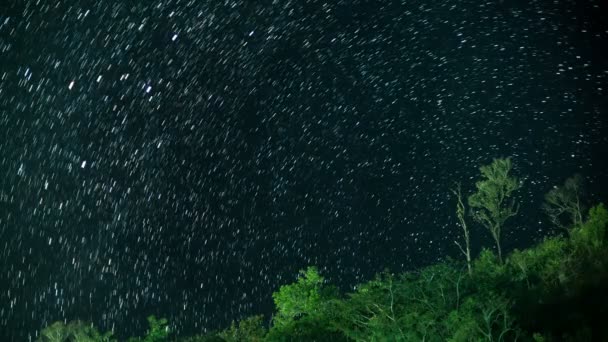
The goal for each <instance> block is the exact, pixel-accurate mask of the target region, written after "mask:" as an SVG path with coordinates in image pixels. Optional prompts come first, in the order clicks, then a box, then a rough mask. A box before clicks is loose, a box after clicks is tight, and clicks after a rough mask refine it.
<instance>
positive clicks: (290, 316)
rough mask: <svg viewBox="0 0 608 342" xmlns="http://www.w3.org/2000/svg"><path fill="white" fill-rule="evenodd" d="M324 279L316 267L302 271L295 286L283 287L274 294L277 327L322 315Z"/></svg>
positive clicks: (274, 321)
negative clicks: (307, 317) (305, 316)
mask: <svg viewBox="0 0 608 342" xmlns="http://www.w3.org/2000/svg"><path fill="white" fill-rule="evenodd" d="M322 287H323V277H321V275H320V274H319V272H318V271H317V269H316V268H315V267H309V268H308V269H306V270H305V271H300V275H299V277H298V280H297V282H296V283H295V284H290V285H283V286H281V288H280V289H279V291H278V292H275V293H273V294H272V298H273V299H274V303H275V307H276V309H277V314H276V316H275V317H274V320H273V323H274V325H275V326H281V325H286V324H288V323H289V322H291V321H292V320H294V319H297V318H300V317H302V316H304V315H308V316H315V315H317V314H319V313H320V306H321V301H322V293H321V290H322Z"/></svg>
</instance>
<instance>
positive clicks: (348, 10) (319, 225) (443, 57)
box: [0, 0, 608, 341]
mask: <svg viewBox="0 0 608 342" xmlns="http://www.w3.org/2000/svg"><path fill="white" fill-rule="evenodd" d="M6 3H8V5H6ZM138 3H140V4H138ZM89 5H90V6H86V5H83V4H82V3H80V2H73V1H58V2H53V3H52V4H51V3H47V2H36V1H17V0H9V1H8V2H3V5H0V132H1V136H2V137H4V138H3V139H0V153H1V154H0V173H1V177H0V267H1V272H0V303H1V304H2V305H1V308H0V327H2V329H0V339H1V340H3V341H4V340H7V341H21V340H24V339H25V338H26V336H28V335H31V334H34V333H35V331H36V329H37V328H39V327H41V326H42V325H44V324H46V323H48V322H50V321H54V320H59V319H68V320H69V319H75V318H80V319H85V320H92V321H94V322H95V323H96V324H98V325H100V326H102V327H104V328H115V329H116V331H117V332H118V334H119V335H124V334H126V333H137V332H141V331H142V329H144V328H143V323H144V322H145V316H147V315H149V314H157V315H160V316H166V317H168V318H169V319H170V321H171V324H172V326H173V328H174V329H176V330H177V331H178V332H180V333H192V332H196V331H203V330H205V329H216V328H219V327H223V326H225V325H226V324H228V322H229V321H230V320H232V319H238V318H241V317H243V316H245V315H250V314H254V313H268V312H269V310H270V307H271V297H270V295H271V293H272V291H274V290H276V289H277V288H278V286H279V285H281V284H285V283H288V282H291V281H293V279H294V277H295V275H296V273H297V271H298V270H299V269H301V268H304V267H305V266H307V265H317V266H318V267H319V268H320V269H321V270H322V273H324V274H325V275H326V276H327V277H328V278H329V279H330V280H331V281H332V282H334V283H336V284H338V285H340V286H341V287H343V288H350V287H352V286H353V285H355V284H356V283H359V282H362V281H365V280H367V279H369V278H370V277H371V276H373V274H374V273H376V272H378V271H381V270H382V269H384V268H385V267H387V268H390V269H392V270H394V271H402V270H409V269H413V268H416V267H419V266H423V265H426V264H429V263H432V262H434V261H436V260H438V259H441V258H444V257H446V256H452V257H459V254H458V251H457V248H456V247H455V246H454V244H453V242H452V241H453V240H454V239H456V238H458V236H459V235H458V233H459V228H458V226H456V220H455V217H454V199H453V198H451V196H450V192H449V188H450V187H451V186H452V185H453V182H455V181H461V182H462V183H463V190H464V191H465V192H470V191H471V190H472V188H473V186H474V179H475V178H476V177H477V175H478V167H479V165H481V164H486V163H489V162H491V161H492V158H495V157H506V156H511V157H513V161H514V164H515V171H514V173H515V174H516V175H518V176H519V177H521V178H522V179H524V181H525V183H524V184H525V185H524V188H523V189H522V190H521V191H520V192H519V194H518V198H519V200H520V201H521V203H522V211H521V216H520V217H518V218H516V219H514V220H513V221H511V222H510V223H509V227H508V231H507V232H506V236H505V242H504V245H505V247H506V249H512V248H514V247H517V246H520V247H521V246H526V245H529V244H530V243H532V242H533V241H535V240H538V239H539V238H541V237H542V236H544V235H546V234H550V233H551V230H550V227H549V225H548V224H547V222H545V220H544V218H543V216H542V214H541V213H540V210H539V207H540V205H541V202H542V195H543V194H544V193H545V192H546V191H548V190H549V189H550V188H551V187H552V186H553V185H555V184H560V183H562V182H563V180H564V179H565V178H566V177H568V176H570V175H572V174H574V173H575V172H579V173H582V174H583V175H584V176H585V177H586V178H587V180H588V182H589V185H590V186H589V188H590V198H591V201H598V200H600V199H604V200H605V199H606V193H605V192H603V193H602V189H606V188H608V186H607V181H606V176H607V173H608V172H607V171H606V170H607V166H608V165H607V161H606V157H605V156H606V151H607V148H608V138H607V137H608V134H607V131H608V123H607V120H606V116H607V112H608V82H607V81H608V24H607V22H606V21H605V20H603V18H602V16H601V13H605V10H606V4H604V3H602V2H601V1H600V0H594V1H585V2H584V3H583V2H580V1H579V2H578V3H577V2H575V1H539V0H537V1H510V0H504V1H490V2H482V1H476V0H466V1H464V0H455V1H426V2H425V1H401V2H396V1H385V2H382V5H380V4H379V3H377V2H371V1H334V2H327V3H324V2H322V1H309V0H307V1H255V2H253V1H231V0H228V1H178V0H167V1H151V2H148V1H141V2H138V1H132V2H131V1H109V2H108V1H103V2H102V1H98V2H91V3H90V4H89ZM475 234H476V236H475V237H474V241H475V242H476V246H475V249H476V250H477V249H478V248H479V244H485V245H487V246H490V245H491V239H490V238H489V236H488V234H486V232H484V231H483V230H482V229H481V228H479V227H477V229H476V231H475Z"/></svg>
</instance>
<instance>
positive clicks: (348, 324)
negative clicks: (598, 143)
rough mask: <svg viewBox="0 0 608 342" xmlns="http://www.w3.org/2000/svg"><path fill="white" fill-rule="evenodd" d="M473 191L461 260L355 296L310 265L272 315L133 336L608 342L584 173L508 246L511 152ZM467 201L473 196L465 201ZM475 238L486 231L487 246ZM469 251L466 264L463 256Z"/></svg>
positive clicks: (58, 327)
mask: <svg viewBox="0 0 608 342" xmlns="http://www.w3.org/2000/svg"><path fill="white" fill-rule="evenodd" d="M480 171H481V176H480V180H479V181H478V182H477V183H476V184H475V191H474V192H471V193H470V194H468V197H465V196H467V194H466V193H464V192H463V190H462V187H461V185H460V183H458V184H457V186H456V187H454V189H452V193H453V194H454V198H453V200H454V205H455V206H456V217H457V219H458V220H457V221H458V224H459V226H460V231H461V232H462V234H463V236H462V237H461V238H459V239H458V240H457V241H455V243H456V244H457V245H458V247H459V248H460V250H461V252H462V253H463V255H464V258H458V259H452V258H450V257H446V258H445V259H444V261H442V262H439V263H436V264H434V265H430V266H427V267H424V268H421V269H418V270H413V271H409V272H404V273H401V274H394V273H392V272H390V271H384V272H382V273H380V274H378V275H376V277H375V278H374V279H372V280H370V281H367V282H364V283H362V284H359V285H358V286H356V287H355V290H354V291H353V292H350V293H340V291H339V290H338V289H337V288H336V287H335V286H332V285H331V284H329V283H328V282H327V281H326V280H325V278H324V277H323V275H322V274H320V272H319V270H318V269H317V268H316V267H314V266H311V267H308V268H306V269H304V270H302V271H300V273H299V275H298V277H297V280H296V281H295V282H293V283H291V284H286V285H283V286H281V287H280V288H279V289H277V291H275V292H274V293H273V294H272V298H273V300H274V304H275V309H274V313H273V315H272V316H271V317H264V316H262V315H256V316H252V317H249V318H245V319H242V320H240V321H234V322H233V323H232V324H231V325H230V327H227V328H226V329H224V330H221V331H217V332H212V333H207V334H201V335H196V336H187V337H178V336H173V335H172V332H171V329H170V324H169V322H170V319H169V320H167V319H157V318H156V317H154V316H150V317H148V323H149V327H150V328H149V330H148V332H147V333H146V334H145V335H144V336H143V337H132V338H130V339H128V340H127V341H128V342H137V341H139V342H160V341H183V342H202V341H228V342H232V341H454V342H456V341H463V342H464V341H497V342H498V341H536V342H540V341H601V340H604V341H605V340H608V326H607V325H606V324H605V317H608V312H607V311H608V291H607V290H608V287H607V286H606V283H607V282H608V248H607V245H608V210H607V208H606V206H605V205H604V204H602V203H598V204H596V205H594V206H591V207H590V209H589V210H586V208H587V205H586V204H585V203H584V202H585V200H584V192H583V179H582V177H581V176H580V175H575V176H574V177H573V178H569V179H567V180H566V181H565V183H564V185H562V186H556V187H554V188H553V189H552V190H550V191H549V192H548V193H547V195H546V196H545V202H544V203H543V204H542V205H541V204H539V210H541V209H540V208H542V210H543V211H544V212H545V213H546V214H547V220H548V222H550V223H551V224H552V225H554V226H555V230H554V232H555V233H554V234H553V235H552V236H548V237H546V238H545V239H544V240H542V241H541V242H540V243H538V244H536V245H534V246H531V247H529V248H527V249H523V250H513V251H510V252H509V253H507V254H503V251H502V247H501V244H500V242H501V238H502V232H503V231H504V229H510V228H509V220H508V219H509V218H511V217H513V216H516V215H518V208H519V204H518V203H517V202H516V201H515V199H514V197H513V193H514V192H516V191H517V190H519V189H520V188H521V187H522V186H523V184H522V183H521V182H520V181H519V179H518V178H517V177H516V176H514V175H512V174H511V171H512V164H511V160H510V159H508V158H507V159H496V160H494V161H493V163H492V164H489V165H486V166H482V167H481V168H480ZM463 198H468V200H463ZM472 234H489V237H491V238H492V240H493V241H494V244H493V246H492V247H491V248H489V247H487V246H477V247H479V248H478V249H480V250H481V252H480V253H479V254H478V255H477V256H475V257H473V256H472V255H471V248H470V247H471V246H470V244H471V239H470V236H471V235H472ZM460 259H462V260H460ZM38 341H41V342H63V341H78V342H84V341H87V342H93V341H94V342H110V341H117V339H116V338H115V337H113V336H112V333H111V332H106V333H101V332H99V331H98V330H97V329H96V328H95V327H94V326H93V325H92V324H85V323H83V322H81V321H73V322H69V323H64V322H55V323H53V324H50V325H49V326H47V327H46V328H44V329H42V331H41V332H40V334H39V338H38Z"/></svg>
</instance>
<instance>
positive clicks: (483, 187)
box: [469, 158, 521, 263]
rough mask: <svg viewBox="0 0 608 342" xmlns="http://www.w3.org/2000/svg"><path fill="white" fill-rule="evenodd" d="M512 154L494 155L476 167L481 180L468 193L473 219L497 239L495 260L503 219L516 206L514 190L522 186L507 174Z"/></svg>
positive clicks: (509, 215) (499, 247)
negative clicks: (487, 163) (505, 155)
mask: <svg viewBox="0 0 608 342" xmlns="http://www.w3.org/2000/svg"><path fill="white" fill-rule="evenodd" d="M511 168H512V164H511V158H499V159H494V161H493V162H492V164H490V165H484V166H481V167H480V168H479V170H480V171H481V175H482V177H483V178H482V180H480V181H478V182H477V183H476V184H475V187H476V188H477V192H476V193H474V194H472V195H471V196H469V206H470V207H471V214H472V216H473V219H474V220H475V221H477V222H479V223H481V224H482V225H483V226H484V227H486V228H487V229H488V231H489V232H490V234H491V235H492V238H494V241H495V243H496V249H497V251H498V260H499V262H500V263H502V262H503V259H502V248H501V246H500V238H501V233H502V229H503V227H504V224H505V222H506V221H507V220H508V219H509V218H510V217H512V216H515V215H516V214H517V212H518V210H519V206H518V205H516V203H515V200H514V199H511V196H512V195H513V192H514V191H516V190H518V189H519V188H521V182H520V181H519V180H518V179H517V178H516V177H514V176H510V175H509V172H510V171H511Z"/></svg>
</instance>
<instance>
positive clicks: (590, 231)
mask: <svg viewBox="0 0 608 342" xmlns="http://www.w3.org/2000/svg"><path fill="white" fill-rule="evenodd" d="M607 232H608V210H606V207H605V206H604V204H603V203H600V204H599V205H597V206H595V207H593V208H591V209H590V210H589V217H588V218H587V220H586V221H585V223H584V224H582V225H581V226H579V227H576V228H574V230H573V231H572V237H571V238H572V241H573V243H574V244H575V246H576V247H577V248H579V249H583V250H586V251H587V252H593V251H597V250H599V249H601V248H602V247H604V246H605V244H606V238H607V235H606V233H607Z"/></svg>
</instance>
